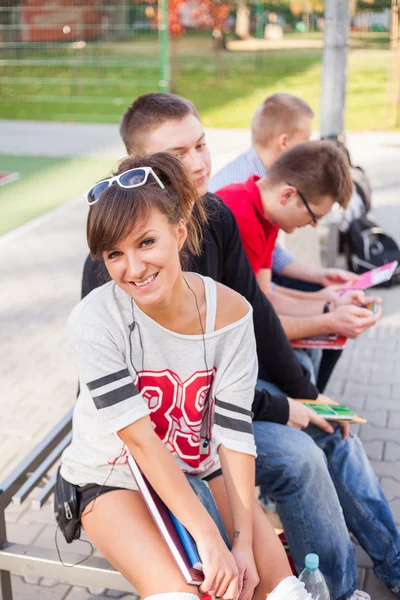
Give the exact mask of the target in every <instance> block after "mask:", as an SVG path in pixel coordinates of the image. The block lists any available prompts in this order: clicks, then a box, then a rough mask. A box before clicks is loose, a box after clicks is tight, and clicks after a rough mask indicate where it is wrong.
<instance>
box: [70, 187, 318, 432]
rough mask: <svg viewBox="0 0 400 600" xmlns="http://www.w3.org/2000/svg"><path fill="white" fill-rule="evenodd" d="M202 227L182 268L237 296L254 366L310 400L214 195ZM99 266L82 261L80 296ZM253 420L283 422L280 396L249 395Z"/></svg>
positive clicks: (101, 274) (102, 274) (303, 376)
mask: <svg viewBox="0 0 400 600" xmlns="http://www.w3.org/2000/svg"><path fill="white" fill-rule="evenodd" d="M203 200H204V206H205V208H206V211H207V215H208V225H207V226H206V227H205V228H204V232H203V242H202V253H201V256H190V257H189V259H188V267H187V270H189V271H194V272H197V273H201V274H202V275H208V276H209V277H212V278H213V279H215V281H220V282H221V283H223V284H224V285H226V286H228V287H230V288H232V289H234V290H236V291H237V292H239V294H242V296H244V297H245V298H246V299H247V300H248V302H249V303H250V304H251V305H252V307H253V319H254V330H255V335H256V342H257V353H258V358H259V360H260V362H261V363H262V364H263V366H264V369H265V370H266V372H267V373H268V376H269V379H270V381H272V382H273V383H275V384H276V385H277V386H278V387H279V388H280V389H281V390H282V392H284V393H285V394H287V396H290V397H292V398H316V397H317V396H318V390H317V388H316V387H315V386H314V385H313V384H312V383H311V381H310V376H309V373H308V372H307V371H306V369H304V368H303V367H302V366H301V365H300V363H299V361H298V360H297V358H296V355H295V354H294V352H293V349H292V347H291V345H290V343H289V340H288V338H287V336H286V334H285V332H284V331H283V329H282V325H281V323H280V321H279V318H278V316H277V315H276V313H275V311H274V309H273V307H272V304H271V303H270V302H269V300H268V299H267V298H266V296H265V295H264V294H263V293H262V291H261V289H260V288H259V286H258V283H257V281H256V278H255V276H254V273H253V270H252V268H251V266H250V264H249V262H248V260H247V257H246V254H245V252H244V250H243V247H242V243H241V240H240V236H239V230H238V227H237V224H236V220H235V217H234V215H233V213H232V211H231V210H230V209H229V208H228V207H227V206H226V205H225V204H224V203H223V202H222V201H221V199H220V198H218V197H217V196H215V195H214V194H206V195H205V196H204V199H203ZM107 279H108V277H107V271H106V270H105V268H104V265H103V263H101V262H97V261H93V260H92V259H91V257H90V256H88V257H87V259H86V261H85V266H84V269H83V278H82V297H84V296H86V295H87V294H88V293H89V292H90V291H92V290H93V289H94V288H96V287H98V286H100V285H102V284H103V283H105V282H106V281H107ZM253 413H254V419H255V420H259V421H274V422H276V423H287V421H288V418H289V404H288V401H287V398H286V396H284V395H273V396H272V395H270V394H269V393H268V392H267V391H265V390H264V391H263V392H258V391H256V392H255V397H254V403H253Z"/></svg>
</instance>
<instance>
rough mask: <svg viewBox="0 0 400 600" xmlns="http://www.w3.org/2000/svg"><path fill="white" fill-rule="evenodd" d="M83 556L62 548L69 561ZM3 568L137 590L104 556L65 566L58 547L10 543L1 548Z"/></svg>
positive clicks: (71, 583)
mask: <svg viewBox="0 0 400 600" xmlns="http://www.w3.org/2000/svg"><path fill="white" fill-rule="evenodd" d="M83 558H84V556H82V555H81V554H77V553H75V552H65V551H63V552H62V559H63V561H64V563H65V564H66V565H71V564H74V565H75V563H77V562H79V561H80V560H82V559H83ZM0 570H5V571H11V573H15V574H16V575H37V576H40V577H48V578H50V579H58V580H59V581H60V582H64V583H68V584H70V585H79V586H84V587H87V586H94V587H101V588H109V589H112V590H120V591H122V592H129V593H131V594H137V592H136V590H135V588H133V587H132V586H131V585H130V584H129V583H128V581H127V580H126V579H125V578H124V577H123V576H122V575H121V574H120V573H119V572H118V571H115V570H114V569H113V568H112V567H111V565H110V564H109V563H108V562H107V561H106V560H105V558H102V557H97V556H92V557H90V558H88V559H87V561H85V562H84V563H82V564H80V565H75V566H74V567H73V568H71V566H64V565H63V564H62V563H60V561H59V559H58V556H57V553H56V551H55V550H51V549H48V548H35V547H32V546H26V545H24V544H8V545H7V546H6V547H5V548H4V549H2V550H0Z"/></svg>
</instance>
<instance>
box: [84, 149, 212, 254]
mask: <svg viewBox="0 0 400 600" xmlns="http://www.w3.org/2000/svg"><path fill="white" fill-rule="evenodd" d="M140 167H151V168H152V169H153V171H154V172H155V173H156V174H157V175H158V177H159V178H160V180H161V181H162V183H163V184H164V186H165V187H164V189H162V188H161V187H160V186H159V185H158V183H157V181H156V180H155V179H154V177H153V176H152V175H151V174H149V176H148V179H147V181H146V183H145V184H144V185H142V186H140V187H135V188H131V189H124V188H121V187H120V186H119V185H118V184H117V183H115V184H113V185H111V186H110V187H108V188H107V189H106V190H105V191H104V192H103V193H102V194H101V196H100V199H99V201H98V202H96V204H93V205H92V206H91V207H90V209H89V215H88V220H87V228H86V233H87V241H88V245H89V249H90V253H91V255H92V258H97V259H98V258H102V255H103V252H106V251H107V250H111V249H112V248H115V246H116V245H117V244H118V242H120V241H121V240H123V239H124V238H125V237H126V236H127V235H129V233H130V232H131V231H132V229H133V228H134V227H135V226H136V225H137V224H138V223H144V222H145V221H146V219H147V218H148V217H149V214H150V211H151V209H152V208H153V207H154V208H157V209H158V210H159V211H160V212H161V213H162V214H164V215H165V216H166V217H167V218H168V221H169V222H170V223H172V224H177V223H178V222H179V221H180V219H184V220H185V222H186V227H187V240H186V244H185V246H186V248H187V250H188V251H189V252H190V253H192V254H200V245H201V238H202V226H203V224H204V223H205V222H206V213H205V211H204V208H203V206H202V203H201V199H200V197H199V195H198V193H197V190H196V188H195V187H194V185H193V184H192V182H191V181H190V179H189V177H188V176H187V174H186V171H185V169H184V167H183V166H182V164H181V162H180V161H179V160H178V159H177V158H175V157H174V156H172V155H171V154H167V153H166V152H157V153H155V154H150V155H147V156H143V157H137V156H135V157H132V156H130V157H128V158H125V159H124V160H123V161H122V162H121V163H120V164H119V166H118V169H117V170H116V172H115V175H121V174H122V173H125V171H129V170H130V169H136V168H140Z"/></svg>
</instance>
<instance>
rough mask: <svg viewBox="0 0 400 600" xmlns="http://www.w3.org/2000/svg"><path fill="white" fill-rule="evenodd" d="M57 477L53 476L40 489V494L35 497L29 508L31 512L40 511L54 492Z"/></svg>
mask: <svg viewBox="0 0 400 600" xmlns="http://www.w3.org/2000/svg"><path fill="white" fill-rule="evenodd" d="M56 479H57V475H56V474H54V475H53V477H51V479H49V481H48V482H47V483H46V485H45V486H44V487H43V488H42V489H41V491H40V494H38V495H37V496H36V498H34V499H33V500H32V502H31V506H32V508H33V510H40V509H41V508H42V506H43V504H44V503H45V502H46V500H47V499H48V498H49V497H50V496H51V494H52V493H53V492H54V488H55V485H56Z"/></svg>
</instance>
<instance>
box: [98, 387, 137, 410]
mask: <svg viewBox="0 0 400 600" xmlns="http://www.w3.org/2000/svg"><path fill="white" fill-rule="evenodd" d="M138 393H139V390H138V389H137V387H136V386H135V384H134V383H128V384H127V385H124V386H122V387H120V388H117V389H116V390H112V391H111V392H107V394H102V395H101V396H93V401H94V404H95V406H96V408H97V409H100V408H109V407H110V406H113V405H114V404H118V403H119V402H123V401H124V400H127V399H128V398H132V397H134V396H137V395H138Z"/></svg>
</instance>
